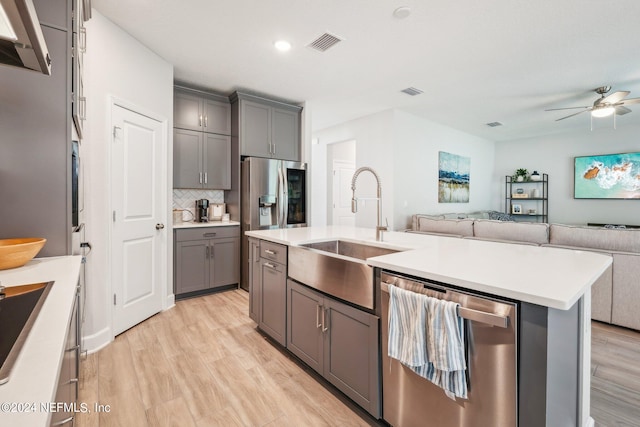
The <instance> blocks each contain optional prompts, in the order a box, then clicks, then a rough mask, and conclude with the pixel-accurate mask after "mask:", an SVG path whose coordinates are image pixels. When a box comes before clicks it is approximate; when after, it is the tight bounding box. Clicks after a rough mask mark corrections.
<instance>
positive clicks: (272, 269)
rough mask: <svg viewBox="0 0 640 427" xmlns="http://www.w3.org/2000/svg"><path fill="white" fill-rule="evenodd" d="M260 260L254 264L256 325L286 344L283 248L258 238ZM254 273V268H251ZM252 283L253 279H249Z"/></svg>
mask: <svg viewBox="0 0 640 427" xmlns="http://www.w3.org/2000/svg"><path fill="white" fill-rule="evenodd" d="M259 253H260V262H259V265H257V266H254V268H257V269H258V271H257V272H256V273H257V276H253V278H254V279H255V282H257V283H253V286H254V288H255V287H257V288H258V295H257V298H258V301H257V302H258V305H259V307H258V308H257V315H258V327H259V328H260V330H262V331H263V332H264V333H266V334H267V335H269V336H270V337H271V338H273V339H274V340H275V341H276V342H278V343H279V344H281V345H283V346H286V344H287V334H286V332H287V247H286V246H283V245H279V244H277V243H272V242H267V241H264V240H262V241H260V246H259ZM254 272H255V270H254ZM252 282H254V280H252Z"/></svg>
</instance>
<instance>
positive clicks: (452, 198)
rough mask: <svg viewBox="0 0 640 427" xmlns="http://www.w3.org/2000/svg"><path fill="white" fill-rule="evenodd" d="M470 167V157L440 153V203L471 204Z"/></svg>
mask: <svg viewBox="0 0 640 427" xmlns="http://www.w3.org/2000/svg"><path fill="white" fill-rule="evenodd" d="M470 165H471V159H470V158H469V157H464V156H459V155H457V154H451V153H446V152H444V151H440V152H439V153H438V203H469V172H470Z"/></svg>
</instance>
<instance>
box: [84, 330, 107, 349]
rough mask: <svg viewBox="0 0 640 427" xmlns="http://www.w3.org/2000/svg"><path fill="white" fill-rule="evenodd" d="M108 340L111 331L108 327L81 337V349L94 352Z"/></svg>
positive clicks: (104, 345) (105, 344)
mask: <svg viewBox="0 0 640 427" xmlns="http://www.w3.org/2000/svg"><path fill="white" fill-rule="evenodd" d="M110 342H111V331H110V330H109V328H104V329H101V330H100V331H98V332H96V333H95V334H93V335H84V336H83V337H82V349H83V350H84V351H86V352H87V353H95V352H96V351H98V350H100V349H102V348H104V347H106V346H107V345H108V344H109V343H110Z"/></svg>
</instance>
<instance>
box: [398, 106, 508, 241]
mask: <svg viewBox="0 0 640 427" xmlns="http://www.w3.org/2000/svg"><path fill="white" fill-rule="evenodd" d="M394 139H395V141H396V145H395V157H394V160H395V167H394V171H395V172H394V174H395V181H394V187H393V192H394V195H395V198H394V208H393V209H394V211H395V223H394V228H395V229H396V230H402V229H406V228H409V227H410V225H411V215H413V214H415V213H426V214H433V213H447V212H473V211H478V210H486V209H496V210H498V209H500V205H496V204H495V203H492V192H493V191H497V190H496V186H495V185H494V184H495V180H494V179H493V170H494V155H495V148H494V142H493V141H488V140H486V139H482V138H479V137H476V136H473V135H469V134H466V133H464V132H460V131H457V130H454V129H452V128H449V127H446V126H442V125H440V124H438V123H435V122H432V121H429V120H426V119H423V118H420V117H417V116H414V115H412V114H408V113H405V112H402V111H396V114H395V136H394ZM440 151H445V152H448V153H452V154H457V155H459V156H464V157H469V158H470V159H471V164H470V173H469V203H438V152H440Z"/></svg>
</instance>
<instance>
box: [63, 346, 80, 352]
mask: <svg viewBox="0 0 640 427" xmlns="http://www.w3.org/2000/svg"><path fill="white" fill-rule="evenodd" d="M79 348H80V344H78V345H74V346H73V347H69V348H68V349H66V350H65V351H74V350H78V349H79Z"/></svg>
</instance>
